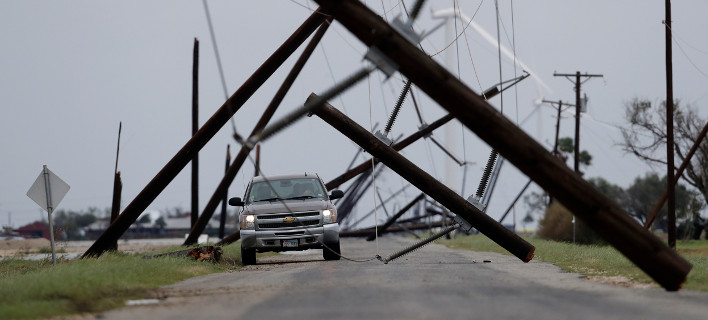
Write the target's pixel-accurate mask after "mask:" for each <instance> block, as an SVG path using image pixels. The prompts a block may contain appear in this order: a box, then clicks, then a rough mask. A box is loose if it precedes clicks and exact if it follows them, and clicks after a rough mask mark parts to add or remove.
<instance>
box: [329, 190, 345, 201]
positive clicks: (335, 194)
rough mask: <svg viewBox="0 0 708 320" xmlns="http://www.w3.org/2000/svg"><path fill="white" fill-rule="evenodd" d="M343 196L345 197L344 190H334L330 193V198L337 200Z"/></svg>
mask: <svg viewBox="0 0 708 320" xmlns="http://www.w3.org/2000/svg"><path fill="white" fill-rule="evenodd" d="M341 197H344V192H342V190H332V193H331V194H330V195H329V200H335V199H339V198H341Z"/></svg>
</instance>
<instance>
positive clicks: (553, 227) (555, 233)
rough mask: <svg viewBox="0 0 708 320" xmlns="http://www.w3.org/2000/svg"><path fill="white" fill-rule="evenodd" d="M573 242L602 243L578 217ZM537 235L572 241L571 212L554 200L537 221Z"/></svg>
mask: <svg viewBox="0 0 708 320" xmlns="http://www.w3.org/2000/svg"><path fill="white" fill-rule="evenodd" d="M575 223H576V229H575V242H576V243H580V244H604V241H603V240H602V238H600V236H599V235H598V234H597V233H595V232H594V231H592V230H591V229H590V228H589V227H588V226H587V225H585V224H584V223H583V222H582V221H581V220H580V219H576V220H575ZM538 237H539V238H541V239H547V240H553V241H563V242H572V241H573V214H572V213H571V212H570V211H569V210H568V209H566V207H564V206H563V205H562V204H561V203H560V202H558V201H554V202H553V203H552V204H551V205H550V206H549V207H548V209H546V212H545V215H544V217H543V219H541V221H539V229H538Z"/></svg>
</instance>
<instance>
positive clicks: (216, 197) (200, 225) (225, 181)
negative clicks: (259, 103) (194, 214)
mask: <svg viewBox="0 0 708 320" xmlns="http://www.w3.org/2000/svg"><path fill="white" fill-rule="evenodd" d="M323 19H324V21H323V22H321V25H320V28H319V30H317V33H315V35H314V36H313V37H312V39H311V40H310V42H309V43H308V44H307V46H306V47H305V50H303V52H302V54H300V57H299V58H298V60H297V61H296V62H295V65H294V66H293V68H292V69H291V70H290V73H288V75H287V76H286V77H285V80H283V84H282V85H281V86H280V88H279V89H278V91H277V92H276V93H275V95H274V96H273V99H272V100H271V102H270V104H268V106H267V107H266V110H265V111H264V112H263V114H262V115H261V118H260V119H259V120H258V123H256V125H255V126H254V128H253V130H252V131H251V136H253V135H254V134H256V133H258V132H260V131H261V130H263V128H265V126H266V125H267V124H268V121H270V119H271V118H272V117H273V114H275V111H276V110H277V109H278V106H280V103H281V102H282V101H283V98H284V97H285V94H286V93H287V92H288V90H289V89H290V87H291V86H292V84H293V83H294V82H295V79H296V78H297V76H298V75H299V74H300V71H301V70H302V68H303V67H304V66H305V63H306V62H307V60H308V59H309V58H310V56H311V55H312V52H313V51H315V48H316V47H317V44H319V42H320V40H322V37H323V36H324V34H325V32H326V31H327V28H329V23H330V22H331V18H326V19H325V18H323ZM250 152H251V148H250V147H249V146H248V145H247V144H244V145H243V146H241V150H239V152H238V154H237V155H236V158H235V159H234V161H233V163H232V164H231V166H229V169H228V170H226V174H224V177H223V178H222V179H221V182H219V185H218V186H217V187H216V190H214V194H213V195H212V196H211V198H210V199H209V202H207V204H206V206H205V207H204V211H202V214H201V215H199V219H198V220H197V223H196V224H195V225H194V227H192V230H190V231H189V235H188V236H187V239H186V240H184V244H183V245H185V246H187V245H192V244H195V243H197V239H198V238H199V235H200V234H201V233H202V231H204V228H206V226H207V224H208V223H209V220H210V219H211V217H212V216H213V215H214V211H215V210H216V207H217V206H218V205H219V201H220V199H221V197H222V195H223V194H224V192H227V190H228V188H229V186H230V185H231V182H233V180H234V178H236V174H238V171H239V170H240V169H241V166H242V165H243V163H244V162H245V161H246V158H247V157H248V154H249V153H250ZM237 233H238V232H237ZM224 239H229V237H226V238H222V240H221V242H223V241H224Z"/></svg>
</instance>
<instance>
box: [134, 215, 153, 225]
mask: <svg viewBox="0 0 708 320" xmlns="http://www.w3.org/2000/svg"><path fill="white" fill-rule="evenodd" d="M150 222H152V221H151V220H150V216H149V215H147V214H145V215H143V216H142V217H140V219H138V221H136V223H137V224H149V223H150Z"/></svg>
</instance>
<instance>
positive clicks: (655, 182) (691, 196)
mask: <svg viewBox="0 0 708 320" xmlns="http://www.w3.org/2000/svg"><path fill="white" fill-rule="evenodd" d="M665 188H666V176H664V177H663V178H659V175H657V174H656V173H649V174H647V175H645V176H644V177H637V178H635V179H634V182H633V183H632V185H630V186H629V187H628V188H627V190H626V191H625V192H626V197H625V199H624V201H623V203H621V205H622V206H623V207H624V209H625V210H627V212H628V213H629V215H630V216H632V217H633V218H635V219H637V220H639V221H640V222H641V223H642V224H644V223H646V221H647V218H648V215H649V213H651V211H652V209H653V208H654V205H655V204H656V201H657V200H658V199H659V198H660V197H661V194H662V193H664V189H665ZM700 197H701V196H700V194H699V193H698V192H695V191H692V190H688V189H687V188H686V186H684V185H682V184H677V185H676V217H677V218H693V217H697V216H698V214H699V212H700V210H701V209H702V208H703V206H704V202H703V201H702V200H701V198H700ZM666 215H667V209H666V205H664V207H663V208H662V209H661V210H660V211H659V213H658V215H657V220H656V221H657V223H655V226H662V225H665V224H666V222H665V219H666Z"/></svg>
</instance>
